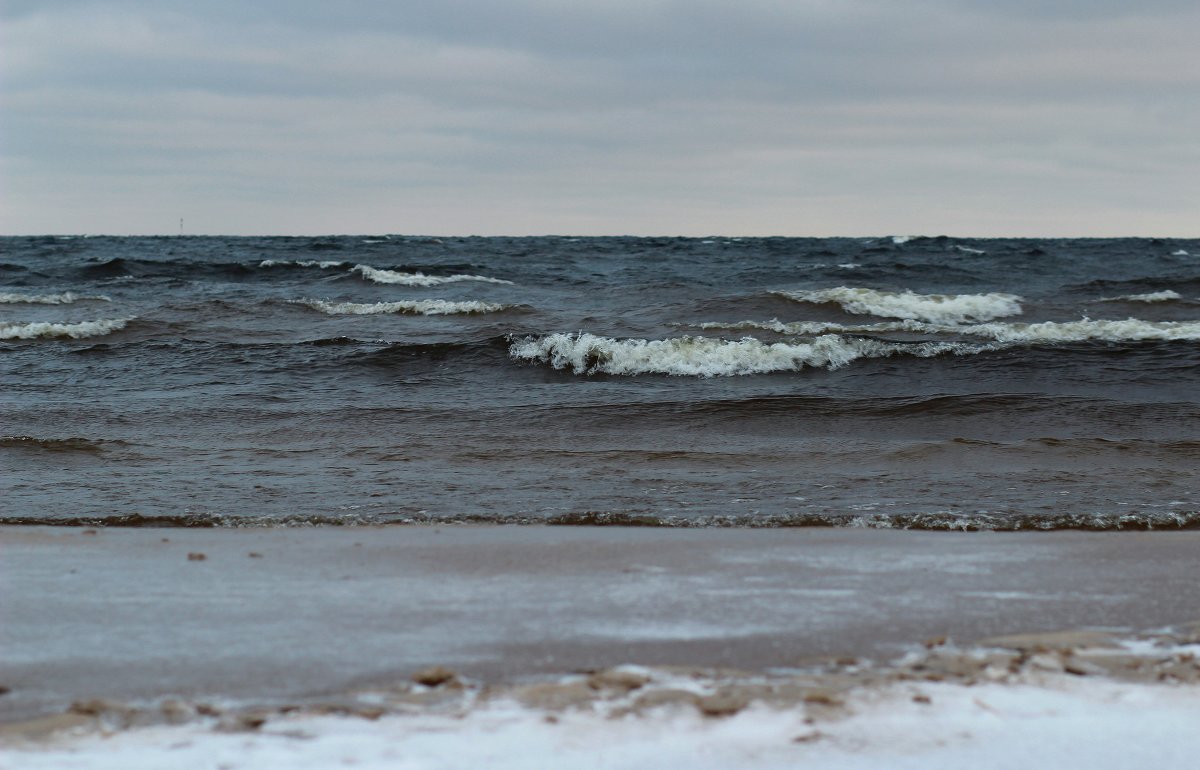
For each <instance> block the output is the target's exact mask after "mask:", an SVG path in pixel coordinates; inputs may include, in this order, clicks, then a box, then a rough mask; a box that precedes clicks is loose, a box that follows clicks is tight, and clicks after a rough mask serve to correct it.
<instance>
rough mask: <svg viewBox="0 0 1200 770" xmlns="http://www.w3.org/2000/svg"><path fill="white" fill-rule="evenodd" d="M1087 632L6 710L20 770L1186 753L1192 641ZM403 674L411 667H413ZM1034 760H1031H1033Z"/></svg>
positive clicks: (949, 760)
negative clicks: (765, 665) (31, 714)
mask: <svg viewBox="0 0 1200 770" xmlns="http://www.w3.org/2000/svg"><path fill="white" fill-rule="evenodd" d="M1198 631H1200V629H1197V628H1195V627H1193V628H1191V629H1190V630H1188V631H1187V632H1185V633H1184V634H1183V635H1182V636H1180V635H1178V634H1177V635H1176V636H1170V635H1167V634H1165V633H1161V632H1160V633H1155V634H1151V635H1149V636H1143V637H1142V638H1139V639H1119V638H1117V637H1115V636H1112V635H1106V634H1102V633H1097V632H1090V633H1076V634H1045V635H1031V636H1025V637H1010V638H1008V639H998V640H993V641H992V642H990V643H988V645H987V646H983V647H978V648H974V649H970V650H961V649H956V648H952V647H946V646H944V645H940V644H936V643H932V646H931V647H930V648H929V649H928V650H927V651H925V652H922V653H913V654H910V655H908V656H906V657H905V659H903V660H901V661H898V662H896V663H894V664H891V665H883V666H869V665H868V666H863V665H857V664H852V663H850V662H849V661H843V662H841V663H835V664H831V666H830V667H827V668H826V670H824V671H815V670H814V671H811V672H809V673H808V674H804V675H791V676H763V675H750V674H745V673H737V672H720V671H700V670H691V671H686V670H667V669H646V668H641V667H621V668H617V669H609V670H605V671H600V672H595V673H592V674H590V675H576V676H570V677H562V678H558V679H555V680H552V681H544V682H541V683H533V684H524V685H516V686H498V687H487V686H482V687H481V686H479V685H478V684H473V683H464V682H462V681H460V680H458V679H457V678H456V677H453V676H452V675H450V672H447V671H440V670H435V671H429V672H425V674H426V676H425V679H424V681H425V682H427V684H418V683H415V682H410V683H406V684H405V685H403V686H395V687H392V688H390V689H374V690H363V691H360V692H358V693H353V694H346V695H345V696H344V697H343V698H341V699H340V700H339V701H337V702H328V703H325V704H323V705H320V706H316V705H309V706H307V707H286V708H283V709H274V710H271V709H242V710H232V709H231V710H227V711H222V710H221V709H220V708H219V707H213V706H211V705H208V704H187V703H182V702H179V701H166V702H163V703H160V704H158V706H157V707H156V708H146V707H142V708H140V709H139V708H137V707H134V706H131V705H129V704H120V703H113V702H104V703H101V702H91V703H79V704H76V706H75V707H74V708H73V709H72V711H71V712H69V713H68V714H64V715H61V716H60V717H58V718H56V719H55V718H51V719H42V720H37V722H40V723H41V724H40V725H38V724H36V723H33V722H31V723H26V724H25V725H23V726H22V725H8V726H6V727H5V728H4V729H3V731H2V732H0V761H7V762H8V763H9V764H10V766H13V767H17V766H20V767H23V768H59V767H74V768H92V769H94V770H107V769H108V768H122V769H123V770H124V769H125V768H157V767H167V766H170V767H176V768H181V769H182V770H187V769H188V768H210V767H212V766H214V764H215V765H216V766H219V767H222V768H227V770H239V768H256V769H257V768H289V769H290V768H308V767H311V768H325V767H333V766H341V765H353V766H355V767H363V768H368V769H370V768H396V767H403V768H476V767H491V768H500V770H506V769H507V768H522V769H525V768H543V767H544V768H550V767H563V766H570V767H576V766H586V767H595V768H613V769H616V768H629V769H631V770H632V768H642V767H648V766H665V767H684V766H687V767H696V768H701V769H702V770H703V769H704V768H714V769H715V768H725V769H736V768H776V767H778V768H785V767H797V766H823V767H839V768H885V767H886V768H926V767H973V768H1015V767H1027V766H1052V767H1059V768H1075V767H1078V768H1100V769H1101V770H1103V769H1104V768H1126V767H1148V766H1154V767H1163V768H1188V767H1191V766H1192V764H1193V763H1194V757H1195V753H1196V751H1197V750H1200V735H1198V734H1197V733H1196V731H1195V730H1194V729H1192V722H1193V720H1194V714H1195V712H1196V709H1197V708H1200V686H1197V684H1196V681H1197V678H1198V677H1200V662H1198V661H1197V659H1196V652H1197V651H1198V650H1200V645H1198V644H1197V643H1196V642H1197V640H1200V635H1198V634H1197V632H1198ZM418 678H420V677H418ZM1031 763H1032V765H1031Z"/></svg>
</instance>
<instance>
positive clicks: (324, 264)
mask: <svg viewBox="0 0 1200 770" xmlns="http://www.w3.org/2000/svg"><path fill="white" fill-rule="evenodd" d="M348 264H350V263H349V262H342V261H340V260H316V259H300V260H296V259H264V260H263V261H262V262H259V263H258V266H259V267H319V268H321V269H322V270H328V269H330V268H334V267H345V266H346V265H348Z"/></svg>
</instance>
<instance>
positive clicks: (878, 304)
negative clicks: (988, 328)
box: [775, 286, 1021, 324]
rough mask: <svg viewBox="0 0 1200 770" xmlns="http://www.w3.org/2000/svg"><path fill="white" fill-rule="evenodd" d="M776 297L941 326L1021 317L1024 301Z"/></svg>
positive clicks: (859, 292)
mask: <svg viewBox="0 0 1200 770" xmlns="http://www.w3.org/2000/svg"><path fill="white" fill-rule="evenodd" d="M775 293H776V294H778V295H780V296H783V297H787V298H788V299H791V300H795V301H797V302H810V303H814V304H823V303H826V302H832V303H836V304H838V305H841V306H842V309H843V310H845V311H846V312H848V313H856V314H860V315H875V316H882V317H884V318H907V319H911V320H915V321H930V322H932V323H941V324H956V323H965V322H967V321H990V320H992V319H993V318H1002V317H1004V316H1010V315H1019V314H1020V313H1021V298H1020V297H1018V296H1016V295H1014V294H915V293H913V292H911V291H903V292H894V291H879V290H877V289H860V288H853V287H849V286H838V287H837V288H834V289H818V290H816V291H779V292H775Z"/></svg>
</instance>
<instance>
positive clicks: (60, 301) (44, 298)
mask: <svg viewBox="0 0 1200 770" xmlns="http://www.w3.org/2000/svg"><path fill="white" fill-rule="evenodd" d="M85 300H95V301H97V302H112V298H111V297H106V296H104V295H103V294H96V295H90V296H88V295H83V294H76V293H75V292H73V291H64V292H62V293H61V294H22V293H20V292H0V304H4V305H18V304H27V305H70V304H71V303H72V302H82V301H85Z"/></svg>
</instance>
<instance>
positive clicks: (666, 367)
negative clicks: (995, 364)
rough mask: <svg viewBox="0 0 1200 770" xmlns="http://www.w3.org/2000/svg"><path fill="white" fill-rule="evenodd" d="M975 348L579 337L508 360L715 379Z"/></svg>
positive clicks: (832, 338) (515, 351) (513, 349)
mask: <svg viewBox="0 0 1200 770" xmlns="http://www.w3.org/2000/svg"><path fill="white" fill-rule="evenodd" d="M982 349H984V348H983V347H981V346H978V345H973V346H972V345H963V344H951V343H939V342H923V343H916V344H908V345H905V344H900V343H893V342H883V341H880V340H870V339H862V338H846V337H840V336H838V335H833V334H829V335H824V336H821V337H817V338H816V339H813V340H810V341H806V342H775V343H765V342H762V341H760V340H757V339H755V338H753V337H746V338H744V339H741V340H724V339H714V338H709V337H675V338H670V339H665V340H642V339H623V340H622V339H613V338H611V337H599V336H597V335H594V334H588V333H584V332H580V333H577V334H549V335H545V336H541V337H527V338H524V339H520V340H514V341H513V343H512V345H511V346H510V348H509V356H510V357H512V358H513V359H515V360H518V361H535V362H540V363H545V364H549V365H550V366H552V367H554V368H555V369H568V370H570V371H572V372H574V373H575V374H616V375H637V374H671V375H685V376H693V377H717V376H730V375H742V374H766V373H769V372H786V371H800V370H802V369H804V368H806V367H816V368H824V369H837V368H840V367H843V366H846V365H847V364H849V363H851V362H852V361H855V360H858V359H860V358H880V357H884V356H890V355H895V354H906V355H913V356H919V357H929V356H936V355H942V354H945V353H975V352H979V351H980V350H982Z"/></svg>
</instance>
